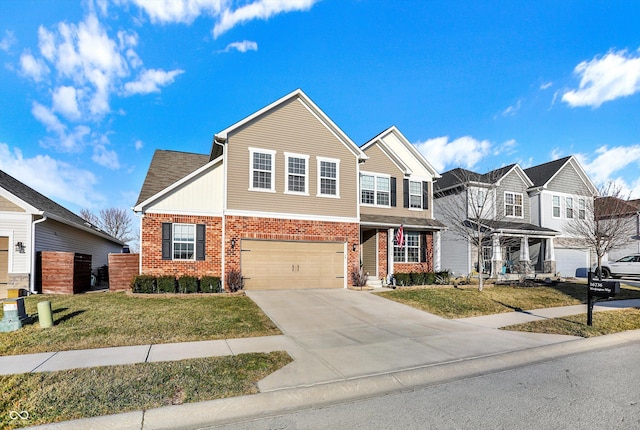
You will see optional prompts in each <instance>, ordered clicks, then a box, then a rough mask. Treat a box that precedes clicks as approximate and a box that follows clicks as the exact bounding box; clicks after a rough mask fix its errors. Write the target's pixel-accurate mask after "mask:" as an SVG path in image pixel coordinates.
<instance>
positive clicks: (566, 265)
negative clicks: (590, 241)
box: [555, 248, 590, 276]
mask: <svg viewBox="0 0 640 430" xmlns="http://www.w3.org/2000/svg"><path fill="white" fill-rule="evenodd" d="M555 255H556V271H557V272H559V273H560V275H561V276H576V269H579V268H585V267H586V268H588V267H590V264H589V250H584V249H567V248H559V249H558V248H556V249H555Z"/></svg>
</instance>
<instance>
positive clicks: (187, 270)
mask: <svg viewBox="0 0 640 430" xmlns="http://www.w3.org/2000/svg"><path fill="white" fill-rule="evenodd" d="M166 222H168V223H184V224H204V225H205V226H206V235H205V259H204V260H201V261H196V260H189V261H187V260H183V261H176V260H163V259H162V223H166ZM140 242H141V253H140V254H141V258H142V273H143V274H145V275H154V276H162V275H173V276H175V277H180V276H183V275H190V276H197V277H202V276H205V275H209V276H221V274H222V252H221V243H222V218H221V217H207V216H192V215H170V214H149V213H147V214H145V215H144V217H143V218H142V237H141V241H140Z"/></svg>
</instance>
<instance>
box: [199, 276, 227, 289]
mask: <svg viewBox="0 0 640 430" xmlns="http://www.w3.org/2000/svg"><path fill="white" fill-rule="evenodd" d="M200 292H201V293H221V292H222V284H221V283H220V278H219V277H217V276H203V277H202V278H201V279H200Z"/></svg>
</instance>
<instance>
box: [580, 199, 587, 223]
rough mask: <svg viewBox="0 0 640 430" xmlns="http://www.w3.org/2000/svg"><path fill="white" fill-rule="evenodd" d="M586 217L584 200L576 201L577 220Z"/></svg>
mask: <svg viewBox="0 0 640 430" xmlns="http://www.w3.org/2000/svg"><path fill="white" fill-rule="evenodd" d="M586 216H587V206H586V201H585V200H584V199H578V219H585V218H586Z"/></svg>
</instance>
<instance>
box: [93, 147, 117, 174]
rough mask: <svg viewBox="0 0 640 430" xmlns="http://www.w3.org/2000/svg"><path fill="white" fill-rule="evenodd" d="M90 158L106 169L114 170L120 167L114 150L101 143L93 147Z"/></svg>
mask: <svg viewBox="0 0 640 430" xmlns="http://www.w3.org/2000/svg"><path fill="white" fill-rule="evenodd" d="M91 159H92V160H93V161H94V162H95V163H96V164H99V165H100V166H103V167H106V168H108V169H112V170H116V169H119V168H120V161H118V154H117V153H116V152H115V151H112V150H108V149H107V148H106V147H105V146H104V145H103V144H98V145H96V146H94V147H93V156H92V157H91Z"/></svg>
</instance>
